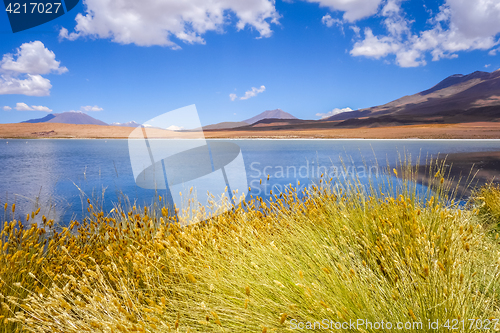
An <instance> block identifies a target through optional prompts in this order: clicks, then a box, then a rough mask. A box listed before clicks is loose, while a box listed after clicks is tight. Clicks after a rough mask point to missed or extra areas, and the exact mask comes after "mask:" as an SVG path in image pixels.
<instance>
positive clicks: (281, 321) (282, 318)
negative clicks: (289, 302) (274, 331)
mask: <svg viewBox="0 0 500 333" xmlns="http://www.w3.org/2000/svg"><path fill="white" fill-rule="evenodd" d="M287 316H288V315H287V314H286V313H282V314H281V318H280V325H283V323H284V322H285V320H286V317H287Z"/></svg>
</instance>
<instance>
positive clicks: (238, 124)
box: [203, 121, 248, 131]
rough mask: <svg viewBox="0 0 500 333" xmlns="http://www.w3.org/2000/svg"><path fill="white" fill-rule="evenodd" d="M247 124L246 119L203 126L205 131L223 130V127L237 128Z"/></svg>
mask: <svg viewBox="0 0 500 333" xmlns="http://www.w3.org/2000/svg"><path fill="white" fill-rule="evenodd" d="M247 125H248V123H246V122H244V121H225V122H222V123H218V124H213V125H208V126H203V130H204V131H211V130H221V129H229V128H237V127H242V126H247Z"/></svg>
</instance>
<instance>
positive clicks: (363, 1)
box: [305, 0, 382, 22]
mask: <svg viewBox="0 0 500 333" xmlns="http://www.w3.org/2000/svg"><path fill="white" fill-rule="evenodd" d="M305 1H307V2H312V3H318V4H319V5H320V6H321V7H328V8H329V9H330V10H332V11H341V12H344V16H343V18H344V20H345V21H348V22H354V21H357V20H359V19H362V18H365V17H368V16H372V15H374V14H376V13H377V9H378V7H379V5H380V3H381V2H382V0H305Z"/></svg>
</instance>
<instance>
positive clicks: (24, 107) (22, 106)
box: [4, 103, 52, 112]
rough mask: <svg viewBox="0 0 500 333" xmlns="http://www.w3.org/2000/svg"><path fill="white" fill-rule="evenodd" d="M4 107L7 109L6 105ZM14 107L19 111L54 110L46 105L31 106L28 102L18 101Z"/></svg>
mask: <svg viewBox="0 0 500 333" xmlns="http://www.w3.org/2000/svg"><path fill="white" fill-rule="evenodd" d="M4 109H5V107H4ZM14 109H16V110H17V111H43V112H52V110H51V109H49V108H48V107H46V106H41V105H32V106H31V107H30V106H29V105H28V104H26V103H16V107H15V108H14Z"/></svg>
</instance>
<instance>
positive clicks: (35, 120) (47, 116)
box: [21, 113, 55, 124]
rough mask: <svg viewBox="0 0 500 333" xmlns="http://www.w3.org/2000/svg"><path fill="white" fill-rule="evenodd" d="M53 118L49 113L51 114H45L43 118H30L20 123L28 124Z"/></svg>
mask: <svg viewBox="0 0 500 333" xmlns="http://www.w3.org/2000/svg"><path fill="white" fill-rule="evenodd" d="M53 118H55V116H54V115H53V114H52V113H51V114H48V115H46V116H45V117H43V118H38V119H30V120H26V121H22V122H21V123H28V124H38V123H45V122H47V121H49V120H52V119H53Z"/></svg>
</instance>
